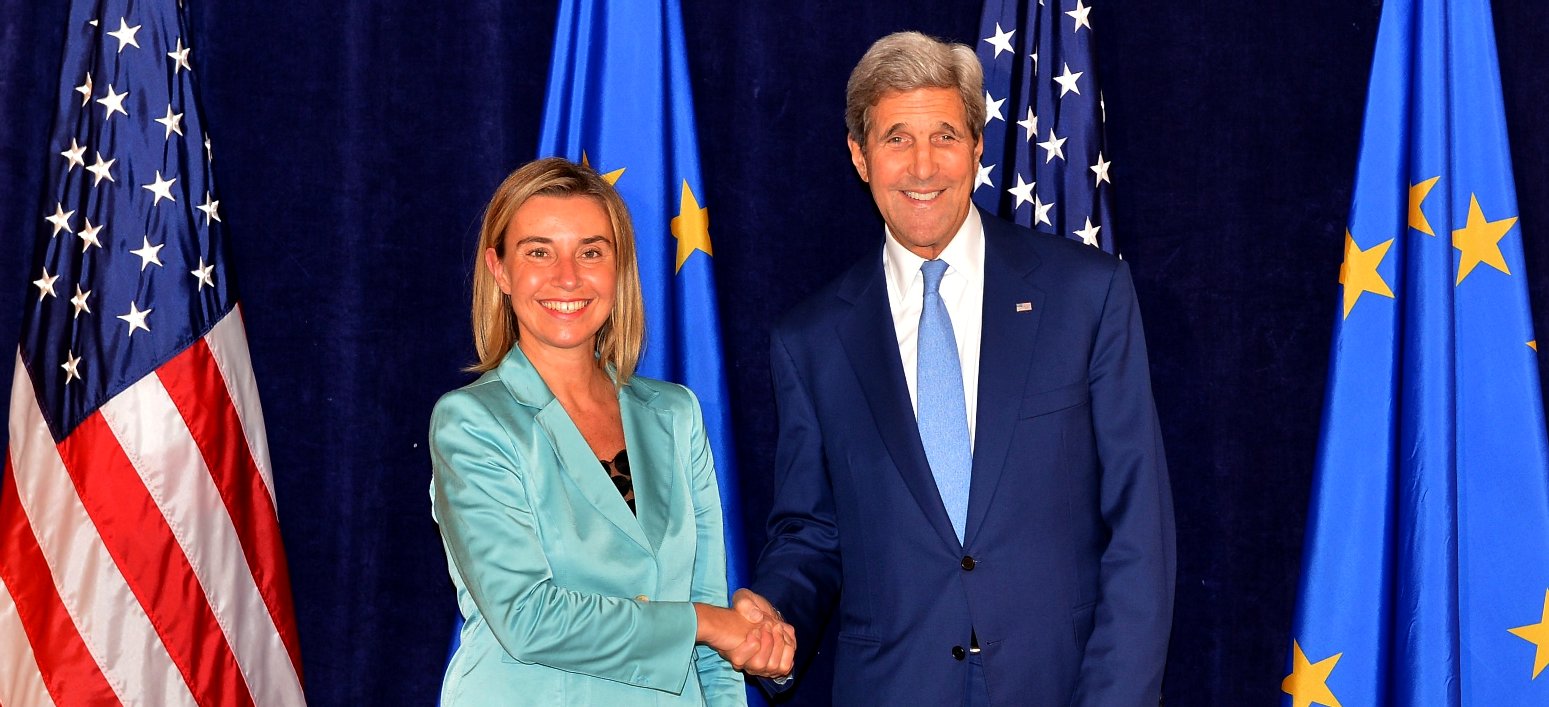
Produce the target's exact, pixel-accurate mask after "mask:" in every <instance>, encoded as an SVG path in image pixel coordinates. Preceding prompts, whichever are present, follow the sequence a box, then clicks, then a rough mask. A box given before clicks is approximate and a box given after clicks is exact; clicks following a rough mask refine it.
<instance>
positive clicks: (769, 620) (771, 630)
mask: <svg viewBox="0 0 1549 707" xmlns="http://www.w3.org/2000/svg"><path fill="white" fill-rule="evenodd" d="M694 615H695V617H696V618H697V619H698V622H699V623H698V630H697V631H696V633H695V635H694V640H695V641H696V642H698V643H703V644H705V645H707V646H710V647H711V648H713V649H715V651H716V652H717V653H720V654H721V657H723V658H725V659H726V660H727V662H729V663H731V665H732V667H733V668H736V669H737V670H741V671H743V672H745V673H747V674H749V675H757V676H759V677H767V678H780V677H784V676H786V675H790V674H791V665H792V663H793V662H794V661H795V656H796V631H795V629H793V628H791V626H790V625H789V624H787V623H785V622H784V621H781V620H780V619H779V617H778V616H777V615H775V614H773V613H766V612H756V611H749V612H747V615H744V614H742V613H738V612H737V611H733V610H731V609H726V608H722V607H718V606H713V605H710V604H700V603H695V604H694ZM750 619H751V620H750Z"/></svg>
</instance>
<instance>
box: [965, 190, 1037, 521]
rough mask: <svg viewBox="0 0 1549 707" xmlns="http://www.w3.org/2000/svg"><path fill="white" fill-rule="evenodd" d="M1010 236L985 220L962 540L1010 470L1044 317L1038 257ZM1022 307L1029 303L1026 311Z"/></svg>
mask: <svg viewBox="0 0 1549 707" xmlns="http://www.w3.org/2000/svg"><path fill="white" fill-rule="evenodd" d="M1019 237H1026V236H1022V235H1020V234H1017V233H1014V232H1011V233H1008V232H1007V229H1006V227H1005V226H1004V225H1003V224H1002V223H1001V222H1000V221H999V220H997V219H995V218H994V217H991V216H986V217H985V218H984V329H983V334H982V338H981V339H980V343H979V406H978V410H979V411H978V415H977V422H976V424H975V430H974V454H973V478H972V480H971V482H970V485H969V494H968V523H967V526H968V527H967V528H966V529H965V534H964V538H966V539H968V540H970V541H971V540H972V538H973V536H974V533H975V531H977V530H978V527H979V525H980V524H981V523H982V522H983V521H984V516H985V514H986V512H987V511H988V510H989V507H990V502H991V500H993V498H994V496H995V488H996V486H997V485H998V484H999V483H1000V477H1001V474H1002V472H1004V471H1005V468H1006V450H1007V449H1009V448H1010V446H1011V434H1012V431H1013V429H1014V428H1015V426H1016V422H1017V411H1018V410H1020V409H1021V404H1022V395H1023V393H1024V392H1025V391H1026V390H1027V378H1028V376H1029V375H1030V373H1029V370H1028V367H1029V362H1030V361H1031V360H1032V354H1033V351H1034V349H1035V346H1036V338H1037V335H1038V324H1039V321H1040V320H1041V319H1042V318H1043V310H1044V305H1045V297H1046V295H1045V293H1044V291H1043V290H1042V289H1039V288H1038V287H1036V286H1035V285H1034V284H1033V278H1032V273H1033V271H1034V270H1036V269H1037V267H1038V258H1037V256H1036V255H1034V254H1033V252H1032V251H1031V250H1030V249H1027V248H1015V247H1011V245H1012V244H1011V243H1009V239H1013V238H1019ZM1022 305H1030V306H1031V309H1030V310H1029V309H1027V308H1026V307H1024V306H1022Z"/></svg>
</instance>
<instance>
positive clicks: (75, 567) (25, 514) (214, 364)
mask: <svg viewBox="0 0 1549 707" xmlns="http://www.w3.org/2000/svg"><path fill="white" fill-rule="evenodd" d="M65 32H66V34H67V37H66V40H65V54H64V59H63V62H62V68H61V76H60V80H59V92H58V99H57V101H56V103H55V105H54V106H52V108H53V111H54V116H55V118H54V128H53V130H52V132H51V136H50V143H49V147H48V153H47V178H46V181H45V184H46V185H47V187H46V194H45V195H44V204H43V209H42V210H43V214H42V219H41V220H40V222H39V226H38V227H39V230H38V236H37V239H38V240H37V247H36V249H35V257H34V259H33V262H32V265H31V268H32V269H31V274H30V276H31V277H35V278H36V279H35V280H34V281H33V282H32V286H31V287H30V288H29V290H28V295H29V296H28V298H27V300H26V301H27V303H28V304H27V309H26V312H25V314H24V315H23V333H22V340H21V345H20V347H19V349H18V353H17V361H16V375H15V379H14V382H13V383H12V390H11V407H10V418H9V422H10V427H9V432H10V446H9V449H8V454H7V457H6V460H5V470H4V475H3V476H0V704H4V705H6V706H7V707H22V706H25V705H47V704H59V705H82V704H92V705H97V704H117V703H123V704H145V705H158V706H160V705H293V704H303V703H304V702H305V698H304V697H303V694H302V690H301V660H300V649H299V644H298V641H297V635H296V622H295V618H294V612H293V611H292V607H291V598H290V580H289V577H288V574H287V570H286V565H285V555H284V549H283V547H282V545H281V540H280V530H279V523H278V518H277V516H276V514H275V505H274V494H273V488H274V486H273V481H272V478H271V475H270V470H269V454H268V446H267V442H266V441H265V438H264V424H263V415H262V413H261V411H260V410H259V406H258V394H257V388H256V386H255V385H254V381H253V374H252V369H251V365H250V362H249V359H248V351H247V340H246V334H245V333H244V331H243V326H242V318H241V314H240V311H239V310H238V308H237V302H236V291H235V289H234V288H233V286H232V283H231V277H230V270H229V269H228V267H227V260H226V256H225V252H226V248H227V246H226V236H225V233H224V228H223V226H222V223H221V212H220V202H219V200H218V199H217V192H216V190H215V187H214V183H213V181H212V179H211V172H210V149H209V141H208V139H207V138H206V136H205V130H204V125H203V124H202V122H201V120H200V116H199V112H198V100H197V97H196V94H195V90H194V89H195V84H194V75H193V70H192V67H191V63H190V61H189V44H190V37H189V33H188V25H187V22H186V19H185V18H184V16H183V14H182V11H181V9H180V8H179V7H178V5H177V4H176V3H175V2H174V0H155V1H153V2H143V1H141V2H131V1H129V0H106V1H99V0H76V1H75V2H73V3H72V7H71V10H70V20H69V24H68V25H67V26H66V27H65ZM40 108H42V107H41V106H40Z"/></svg>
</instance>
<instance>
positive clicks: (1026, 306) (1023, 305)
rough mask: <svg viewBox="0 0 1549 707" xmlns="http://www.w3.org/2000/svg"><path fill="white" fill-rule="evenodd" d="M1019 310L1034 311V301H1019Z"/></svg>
mask: <svg viewBox="0 0 1549 707" xmlns="http://www.w3.org/2000/svg"><path fill="white" fill-rule="evenodd" d="M1017 311H1018V312H1031V311H1033V303H1032V302H1018V303H1017Z"/></svg>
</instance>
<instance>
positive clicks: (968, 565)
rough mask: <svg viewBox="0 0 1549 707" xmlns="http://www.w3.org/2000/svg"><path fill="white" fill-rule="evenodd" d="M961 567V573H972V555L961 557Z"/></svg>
mask: <svg viewBox="0 0 1549 707" xmlns="http://www.w3.org/2000/svg"><path fill="white" fill-rule="evenodd" d="M962 565H963V571H964V572H972V571H974V558H973V555H963V562H962Z"/></svg>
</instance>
